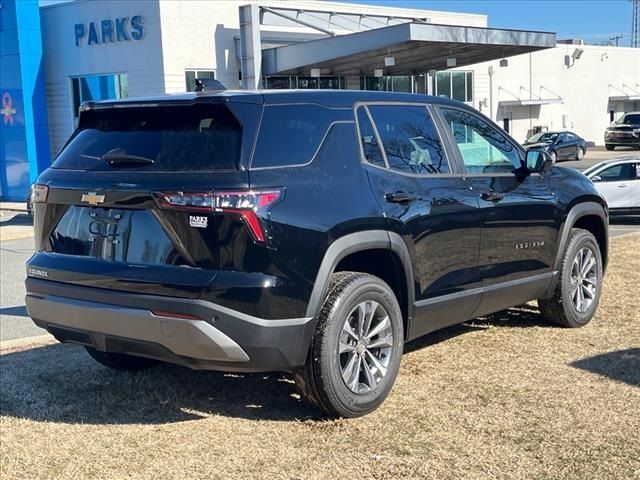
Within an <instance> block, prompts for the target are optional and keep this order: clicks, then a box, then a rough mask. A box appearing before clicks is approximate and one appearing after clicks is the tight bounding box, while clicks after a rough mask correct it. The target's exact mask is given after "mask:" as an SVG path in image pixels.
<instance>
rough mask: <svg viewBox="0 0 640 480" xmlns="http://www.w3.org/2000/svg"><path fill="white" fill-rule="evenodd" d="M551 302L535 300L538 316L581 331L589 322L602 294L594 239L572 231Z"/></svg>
mask: <svg viewBox="0 0 640 480" xmlns="http://www.w3.org/2000/svg"><path fill="white" fill-rule="evenodd" d="M559 275H560V278H559V279H558V285H557V286H556V289H555V291H554V292H553V295H552V296H551V298H541V299H539V300H538V306H539V307H540V313H542V316H543V317H545V318H546V319H548V320H550V321H552V322H554V323H557V324H558V325H562V326H563V327H570V328H577V327H583V326H584V325H586V324H587V323H589V321H590V320H591V319H592V318H593V315H594V314H595V312H596V309H597V308H598V302H599V301H600V292H601V290H602V257H601V255H600V248H599V247H598V242H597V241H596V239H595V237H594V236H593V235H592V234H591V232H588V231H586V230H582V229H580V228H574V229H572V230H571V236H570V238H569V243H568V245H567V249H566V250H565V252H564V257H563V259H562V264H561V268H560V274H559Z"/></svg>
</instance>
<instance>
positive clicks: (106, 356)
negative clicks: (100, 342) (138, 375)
mask: <svg viewBox="0 0 640 480" xmlns="http://www.w3.org/2000/svg"><path fill="white" fill-rule="evenodd" d="M85 348H86V349H87V352H88V353H89V355H91V358H93V359H94V360H95V361H96V362H98V363H100V364H102V365H104V366H105V367H109V368H113V369H114V370H125V371H128V372H137V371H139V370H146V369H147V368H152V367H155V366H156V365H158V364H159V363H160V362H159V361H158V360H153V359H151V358H144V357H135V356H133V355H127V354H126V353H113V352H101V351H100V350H96V349H95V348H92V347H85Z"/></svg>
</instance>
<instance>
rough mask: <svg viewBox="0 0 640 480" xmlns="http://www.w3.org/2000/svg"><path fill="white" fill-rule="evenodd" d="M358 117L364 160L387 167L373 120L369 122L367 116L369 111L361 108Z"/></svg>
mask: <svg viewBox="0 0 640 480" xmlns="http://www.w3.org/2000/svg"><path fill="white" fill-rule="evenodd" d="M357 115H358V128H359V131H360V144H361V145H362V152H363V154H364V159H365V160H366V161H367V162H368V163H370V164H372V165H376V166H378V167H386V164H385V163H384V156H383V155H382V150H380V145H379V144H378V138H377V136H376V132H375V129H374V128H373V125H372V124H371V120H369V115H368V114H367V109H366V108H365V107H359V108H358V110H357Z"/></svg>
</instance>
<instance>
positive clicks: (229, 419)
mask: <svg viewBox="0 0 640 480" xmlns="http://www.w3.org/2000/svg"><path fill="white" fill-rule="evenodd" d="M639 250H640V236H638V235H634V236H626V237H623V238H620V239H614V240H613V244H612V258H611V262H610V269H609V272H608V275H607V278H606V285H605V290H604V294H603V299H602V303H601V306H600V309H599V312H598V315H597V317H596V318H595V320H594V321H593V322H592V323H591V324H590V325H589V326H587V327H586V328H583V329H580V330H565V329H561V328H555V327H552V326H549V325H547V324H545V323H544V322H543V321H542V320H541V319H540V317H539V315H538V313H537V311H536V310H535V309H532V308H530V307H523V308H518V309H512V310H509V311H507V312H502V313H500V314H497V315H494V316H492V317H491V318H488V319H482V320H476V321H474V322H470V323H468V324H466V325H462V326H458V327H454V328H450V329H447V330H445V331H443V332H440V333H437V334H434V335H430V336H428V337H427V338H425V339H423V340H421V341H419V342H417V343H413V344H411V345H409V346H408V350H410V352H409V353H407V354H406V355H405V356H404V358H403V363H402V369H401V372H400V376H399V378H398V381H397V383H396V386H395V388H394V390H393V392H392V394H391V396H390V397H389V399H388V400H387V401H386V403H385V404H384V405H383V406H382V408H380V409H379V410H378V411H377V412H375V413H374V414H372V415H369V416H367V417H365V418H361V419H358V420H350V421H345V420H341V421H323V420H320V419H318V418H317V417H316V412H315V411H314V410H312V409H310V408H309V407H307V406H306V405H305V404H304V403H302V402H301V401H300V400H299V398H297V396H296V395H295V390H294V386H293V385H292V384H291V382H290V381H289V380H288V379H287V378H285V377H282V376H280V375H254V376H237V375H224V374H218V373H211V372H193V371H189V370H186V369H182V368H178V367H173V366H163V367H161V368H158V369H156V370H154V371H149V372H146V373H142V374H138V375H129V374H124V373H116V372H111V371H109V370H107V369H105V368H103V367H100V366H99V365H97V364H95V363H94V362H93V361H91V360H90V359H89V357H88V356H87V355H86V354H85V353H84V351H83V350H82V349H81V348H79V347H74V346H67V345H50V346H44V347H40V348H34V349H29V350H25V351H18V352H16V351H12V352H9V353H5V354H4V355H3V356H2V357H1V358H0V362H1V365H0V367H1V370H0V374H1V377H0V388H1V391H0V395H1V399H2V403H1V408H0V414H1V419H0V422H1V423H0V428H1V430H0V440H1V442H2V445H1V451H0V467H1V471H0V477H1V478H3V479H14V478H20V479H35V478H74V479H76V478H79V479H89V478H91V479H96V478H135V479H137V478H153V479H154V480H159V479H165V478H184V479H191V478H233V477H236V478H238V477H240V478H417V477H428V478H437V479H454V478H474V479H475V478H518V479H532V478H535V479H538V478H545V479H547V478H548V479H552V478H557V479H580V480H582V479H596V478H610V479H616V480H617V479H638V478H640V433H639V432H640V307H639V305H638V300H640V295H639V294H638V287H639V286H640V256H639V255H638V251H639Z"/></svg>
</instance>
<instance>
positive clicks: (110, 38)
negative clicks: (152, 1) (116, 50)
mask: <svg viewBox="0 0 640 480" xmlns="http://www.w3.org/2000/svg"><path fill="white" fill-rule="evenodd" d="M73 28H74V31H75V36H76V47H80V46H82V44H83V43H86V44H87V45H98V44H101V43H115V42H129V41H131V40H142V39H143V38H144V17H143V16H142V15H134V16H133V17H118V18H116V19H115V20H112V19H106V20H101V21H99V22H91V23H89V24H88V25H86V24H84V23H76V24H75V25H74V26H73Z"/></svg>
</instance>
